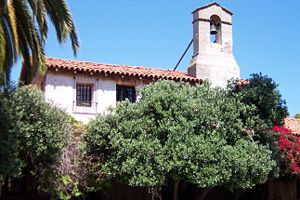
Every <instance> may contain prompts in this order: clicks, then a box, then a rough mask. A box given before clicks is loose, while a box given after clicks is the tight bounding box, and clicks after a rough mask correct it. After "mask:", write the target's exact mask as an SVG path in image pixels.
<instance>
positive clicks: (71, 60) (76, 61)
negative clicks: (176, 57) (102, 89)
mask: <svg viewBox="0 0 300 200" xmlns="http://www.w3.org/2000/svg"><path fill="white" fill-rule="evenodd" d="M45 58H46V61H47V60H49V61H58V62H75V63H76V64H80V63H86V64H91V65H106V66H112V67H132V68H136V69H139V68H140V69H146V70H153V69H154V70H160V71H168V72H174V73H183V74H187V72H186V71H181V70H176V71H174V70H173V69H166V68H160V67H146V66H141V65H128V64H112V63H104V62H97V61H84V60H77V59H65V58H57V57H50V56H45ZM73 64H74V63H73Z"/></svg>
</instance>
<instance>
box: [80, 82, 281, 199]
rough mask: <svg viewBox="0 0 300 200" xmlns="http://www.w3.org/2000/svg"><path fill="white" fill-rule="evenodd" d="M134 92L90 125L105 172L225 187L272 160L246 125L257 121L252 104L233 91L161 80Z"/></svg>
mask: <svg viewBox="0 0 300 200" xmlns="http://www.w3.org/2000/svg"><path fill="white" fill-rule="evenodd" d="M140 96H141V99H140V100H139V101H138V102H137V103H129V102H128V101H125V102H121V103H119V104H118V105H117V107H116V109H113V110H112V112H111V113H110V114H108V115H107V116H97V118H96V119H95V120H92V121H91V122H90V123H89V125H88V131H87V135H86V137H85V140H86V151H87V153H88V155H92V156H96V157H98V158H99V160H101V163H102V167H101V168H100V169H99V170H100V171H101V172H102V173H104V174H106V175H107V176H108V177H111V178H116V179H117V180H120V181H121V182H123V183H125V184H129V185H131V186H147V187H160V186H162V185H163V184H165V183H166V181H167V179H172V180H174V181H175V183H176V182H178V181H184V182H188V183H192V184H196V185H197V186H198V187H201V188H213V187H216V186H223V187H227V188H230V189H235V188H251V187H253V186H254V185H256V184H260V183H264V182H265V181H266V180H267V179H268V175H269V173H270V172H271V170H272V169H273V168H274V166H275V161H273V160H272V159H271V151H270V150H269V149H268V146H266V145H263V144H259V143H258V142H255V141H254V140H253V137H252V133H251V132H249V130H250V129H254V128H255V126H260V125H261V124H260V123H256V120H255V119H256V118H257V117H258V116H257V114H256V113H255V112H256V110H255V107H253V106H248V105H247V104H244V103H242V102H241V101H240V100H239V98H238V95H233V94H232V93H230V92H228V91H227V90H222V89H213V88H211V87H210V85H209V84H202V85H197V86H195V87H193V86H190V85H187V84H183V83H175V82H169V81H161V82H158V83H155V84H153V85H149V86H146V87H144V88H143V89H142V90H141V93H140ZM175 185H176V184H175ZM175 190H176V189H175ZM174 199H177V196H176V193H175V195H174Z"/></svg>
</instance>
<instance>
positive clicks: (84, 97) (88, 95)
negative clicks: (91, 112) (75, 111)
mask: <svg viewBox="0 0 300 200" xmlns="http://www.w3.org/2000/svg"><path fill="white" fill-rule="evenodd" d="M76 105H77V106H86V107H91V106H92V85H90V84H77V85H76Z"/></svg>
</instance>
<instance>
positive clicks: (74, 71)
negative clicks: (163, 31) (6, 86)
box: [21, 3, 240, 122]
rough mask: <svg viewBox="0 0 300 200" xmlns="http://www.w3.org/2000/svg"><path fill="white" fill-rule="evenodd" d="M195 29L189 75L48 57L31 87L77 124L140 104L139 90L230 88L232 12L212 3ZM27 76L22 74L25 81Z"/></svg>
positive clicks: (196, 17)
mask: <svg viewBox="0 0 300 200" xmlns="http://www.w3.org/2000/svg"><path fill="white" fill-rule="evenodd" d="M192 24H193V28H194V32H193V43H194V45H193V46H194V50H193V52H194V53H193V57H192V58H191V62H190V65H189V66H187V70H186V71H173V70H167V69H157V68H145V67H141V66H137V67H135V66H128V65H113V64H103V63H93V62H84V61H76V60H65V59H59V58H46V65H47V73H46V74H45V76H43V77H38V76H36V77H34V78H33V80H32V81H31V83H33V84H36V85H38V86H39V87H40V88H42V90H43V91H44V92H45V95H46V98H47V99H49V100H51V101H53V102H54V103H56V104H58V105H60V106H61V107H62V108H64V109H66V111H67V112H68V113H69V114H70V115H72V116H73V117H75V118H76V119H77V120H80V121H83V122H88V121H89V119H91V118H92V117H94V116H95V115H96V114H97V113H100V114H105V112H106V111H107V109H108V108H109V107H110V106H115V105H116V102H117V101H122V100H124V99H126V98H128V99H129V100H130V101H135V100H136V89H137V88H139V87H143V86H144V85H146V84H149V83H151V82H154V81H157V80H161V79H163V80H173V81H183V82H188V83H191V84H193V85H195V84H199V83H201V82H202V80H204V79H208V80H210V81H211V82H212V85H213V86H219V87H225V86H226V84H227V81H228V80H229V79H231V78H239V77H240V70H239V66H238V65H237V63H236V61H235V59H234V56H233V53H232V52H233V51H232V44H233V42H232V40H233V39H232V12H230V11H229V10H228V9H226V8H224V7H222V6H221V5H219V4H218V3H210V4H208V5H205V6H203V7H200V8H198V9H196V10H195V11H193V21H192ZM24 77H25V74H24V70H22V73H21V80H24Z"/></svg>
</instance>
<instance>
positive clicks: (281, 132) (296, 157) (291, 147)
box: [273, 126, 300, 177]
mask: <svg viewBox="0 0 300 200" xmlns="http://www.w3.org/2000/svg"><path fill="white" fill-rule="evenodd" d="M273 131H274V132H275V133H277V138H278V139H277V142H276V143H275V145H276V147H277V148H278V150H279V154H278V161H279V166H280V172H281V173H280V175H281V177H296V176H297V177H299V175H300V169H299V166H300V138H299V137H298V136H295V135H293V134H292V132H291V131H290V130H289V129H287V128H284V127H279V126H274V127H273Z"/></svg>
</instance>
